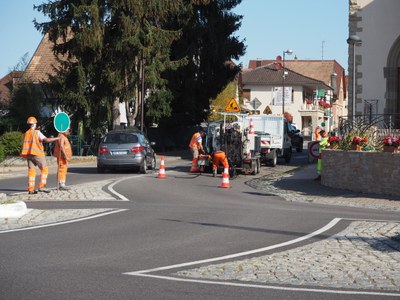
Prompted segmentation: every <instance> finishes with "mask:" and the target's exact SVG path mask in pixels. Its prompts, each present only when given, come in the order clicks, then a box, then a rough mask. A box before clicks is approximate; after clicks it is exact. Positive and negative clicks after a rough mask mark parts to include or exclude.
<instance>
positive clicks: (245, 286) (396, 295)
mask: <svg viewBox="0 0 400 300" xmlns="http://www.w3.org/2000/svg"><path fill="white" fill-rule="evenodd" d="M135 275H136V276H141V277H151V278H157V279H164V280H171V281H179V282H191V283H202V284H213V285H225V286H234V287H244V288H258V289H269V290H280V291H291V292H313V293H327V294H342V295H343V294H344V295H368V296H388V297H399V296H400V294H396V293H389V292H388V293H385V292H366V291H343V290H342V291H340V290H328V289H312V288H301V287H284V286H273V285H261V284H251V283H236V282H225V281H211V280H197V279H186V278H177V277H169V276H159V275H151V274H135Z"/></svg>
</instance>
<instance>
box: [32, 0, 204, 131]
mask: <svg viewBox="0 0 400 300" xmlns="http://www.w3.org/2000/svg"><path fill="white" fill-rule="evenodd" d="M195 2H200V1H195ZM190 3H191V2H189V1H184V0H180V1H179V0H162V1H160V0H127V1H106V0H103V1H100V0H98V1H96V0H91V1H90V0H88V1H80V0H71V1H66V0H60V1H52V2H50V3H47V4H42V5H39V6H36V9H37V10H39V11H41V12H43V13H44V14H45V15H47V16H48V17H49V18H50V21H49V22H46V23H37V22H35V26H36V27H37V28H38V29H39V30H41V31H42V32H43V33H46V32H48V33H49V37H50V40H51V41H52V42H53V43H54V51H55V53H56V54H62V55H64V56H66V57H68V58H70V59H69V60H68V61H64V62H63V68H62V69H61V70H58V73H57V75H56V78H55V77H53V78H52V81H51V85H50V87H52V89H53V93H54V94H55V96H56V97H57V98H58V99H59V100H60V103H59V104H61V105H62V106H64V107H65V108H66V109H69V110H70V111H71V112H74V115H75V116H77V117H79V119H80V120H83V121H84V122H86V124H85V126H86V127H91V128H101V127H102V126H103V125H104V123H105V124H108V125H110V124H112V122H113V120H114V119H115V117H116V116H115V114H114V110H113V107H114V106H115V102H116V101H121V102H124V103H125V105H126V107H127V108H129V109H128V110H127V111H128V112H129V115H128V118H129V120H130V122H131V123H133V121H134V119H135V118H136V117H137V115H138V112H139V108H140V103H139V99H141V94H140V93H142V91H145V92H146V94H147V96H148V97H147V103H146V107H147V109H148V116H149V117H151V118H152V119H155V120H156V119H159V118H161V117H162V116H168V115H170V113H171V110H170V104H169V103H170V101H171V98H172V95H171V93H170V92H169V91H168V90H167V89H166V81H165V79H163V78H162V77H161V74H162V73H163V72H164V71H165V70H169V69H176V68H177V67H179V66H180V65H182V64H183V63H184V59H179V60H176V61H171V60H170V49H171V43H172V42H173V41H175V40H177V39H178V38H179V36H180V34H181V33H180V31H179V29H174V28H171V27H169V26H168V24H169V22H167V21H169V20H170V19H171V18H178V17H179V16H180V15H181V14H183V13H185V12H186V11H187V10H188V8H189V7H190ZM142 68H144V74H145V76H144V77H143V76H141V74H143V72H142ZM143 78H144V80H143ZM142 83H143V86H142Z"/></svg>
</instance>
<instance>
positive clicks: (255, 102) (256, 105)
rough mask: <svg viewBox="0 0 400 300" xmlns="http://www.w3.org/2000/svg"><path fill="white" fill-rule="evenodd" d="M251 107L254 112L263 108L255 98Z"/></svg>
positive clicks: (251, 102)
mask: <svg viewBox="0 0 400 300" xmlns="http://www.w3.org/2000/svg"><path fill="white" fill-rule="evenodd" d="M250 104H251V106H252V107H253V110H256V109H257V108H259V107H260V106H261V104H262V103H261V101H260V100H258V99H257V98H254V99H253V100H252V101H250Z"/></svg>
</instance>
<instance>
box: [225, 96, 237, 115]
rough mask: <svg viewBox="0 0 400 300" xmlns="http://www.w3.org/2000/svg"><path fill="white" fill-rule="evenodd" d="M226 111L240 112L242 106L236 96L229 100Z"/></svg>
mask: <svg viewBox="0 0 400 300" xmlns="http://www.w3.org/2000/svg"><path fill="white" fill-rule="evenodd" d="M225 111H226V112H240V107H239V105H238V104H237V102H236V100H235V98H231V100H229V102H228V104H227V105H226V106H225Z"/></svg>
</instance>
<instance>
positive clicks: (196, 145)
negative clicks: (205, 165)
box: [189, 130, 206, 173]
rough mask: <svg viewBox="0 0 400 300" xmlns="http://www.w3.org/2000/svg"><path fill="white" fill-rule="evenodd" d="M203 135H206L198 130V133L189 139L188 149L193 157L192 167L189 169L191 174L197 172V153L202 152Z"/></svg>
mask: <svg viewBox="0 0 400 300" xmlns="http://www.w3.org/2000/svg"><path fill="white" fill-rule="evenodd" d="M205 135H206V133H205V132H204V131H202V130H200V131H199V132H196V133H195V134H193V136H192V138H191V139H190V143H189V148H190V151H192V156H193V159H192V166H191V168H190V172H191V173H197V172H199V168H198V166H197V162H198V159H199V151H200V152H204V149H203V137H204V136H205Z"/></svg>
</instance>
